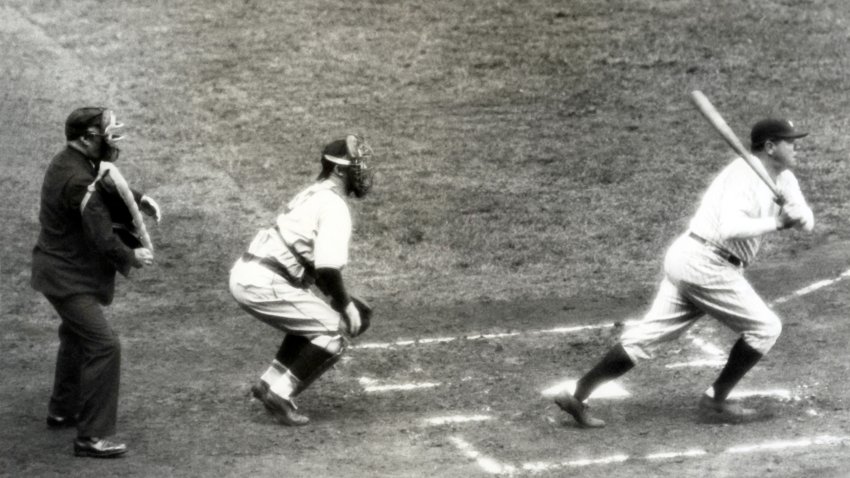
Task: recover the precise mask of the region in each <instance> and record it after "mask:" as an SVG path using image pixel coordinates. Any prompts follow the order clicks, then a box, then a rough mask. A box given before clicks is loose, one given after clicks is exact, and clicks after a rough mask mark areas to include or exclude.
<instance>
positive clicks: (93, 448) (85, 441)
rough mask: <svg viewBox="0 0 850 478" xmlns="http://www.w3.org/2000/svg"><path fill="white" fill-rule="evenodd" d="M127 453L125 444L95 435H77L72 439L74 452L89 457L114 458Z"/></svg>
mask: <svg viewBox="0 0 850 478" xmlns="http://www.w3.org/2000/svg"><path fill="white" fill-rule="evenodd" d="M124 453H127V445H125V444H123V443H113V442H111V441H109V440H105V439H103V438H96V437H78V438H76V439H75V440H74V454H75V455H77V456H88V457H91V458H116V457H119V456H121V455H123V454H124Z"/></svg>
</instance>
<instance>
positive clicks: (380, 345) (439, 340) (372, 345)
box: [352, 323, 617, 349]
mask: <svg viewBox="0 0 850 478" xmlns="http://www.w3.org/2000/svg"><path fill="white" fill-rule="evenodd" d="M616 325H617V324H615V323H610V324H600V325H577V326H563V327H555V328H552V329H544V330H528V331H525V332H503V333H494V334H473V335H463V336H458V337H427V338H421V339H407V340H396V341H394V342H366V343H362V344H358V345H355V346H352V348H355V349H388V348H392V347H404V346H409V345H431V344H443V343H447V342H454V341H458V340H488V339H502V338H508V337H519V336H524V335H547V334H571V333H574V332H580V331H583V330H596V329H607V328H611V327H614V326H616Z"/></svg>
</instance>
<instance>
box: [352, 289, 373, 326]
mask: <svg viewBox="0 0 850 478" xmlns="http://www.w3.org/2000/svg"><path fill="white" fill-rule="evenodd" d="M351 301H352V302H354V306H355V307H357V311H358V312H360V332H359V333H358V334H357V335H363V332H366V329H368V328H369V325H371V324H372V306H371V305H369V304H368V303H366V301H364V300H363V299H361V298H359V297H355V296H351Z"/></svg>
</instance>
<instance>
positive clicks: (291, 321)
mask: <svg viewBox="0 0 850 478" xmlns="http://www.w3.org/2000/svg"><path fill="white" fill-rule="evenodd" d="M230 293H231V294H232V295H233V298H234V299H236V302H237V303H239V305H241V306H242V308H244V309H245V310H246V311H248V313H250V314H251V315H253V316H254V317H256V318H258V319H260V320H262V321H263V322H265V323H267V324H269V325H271V326H272V327H275V328H277V329H280V330H282V331H284V332H286V333H293V334H296V335H305V336H313V335H327V334H331V335H333V334H336V333H338V331H339V326H340V320H341V316H340V314H339V312H337V311H335V310H333V309H332V308H331V307H330V305H328V304H327V303H326V302H325V301H323V300H322V299H321V298H319V297H318V296H316V294H314V293H313V292H312V291H311V290H309V289H301V288H298V287H294V286H292V285H291V284H290V283H289V282H287V281H286V279H284V278H283V277H281V276H280V275H278V274H276V273H274V272H272V271H270V270H269V269H266V268H265V267H263V266H262V265H260V264H259V263H257V262H246V261H243V260H242V259H239V260H238V261H236V264H235V265H234V266H233V268H232V269H231V270H230Z"/></svg>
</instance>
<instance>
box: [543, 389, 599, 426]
mask: <svg viewBox="0 0 850 478" xmlns="http://www.w3.org/2000/svg"><path fill="white" fill-rule="evenodd" d="M555 404H556V405H558V406H559V407H560V408H561V410H563V411H565V412H567V413H569V414H570V415H572V417H573V418H574V419H575V421H576V423H578V424H579V426H580V427H582V428H602V427H604V426H605V422H604V421H602V420H600V419H598V418H593V417H591V416H590V414H589V413H588V406H587V404H585V403H582V402H580V401H579V400H578V399H577V398H576V397H574V396H573V395H572V394H571V393H570V392H566V391H565V392H561V393H559V394H557V395H555Z"/></svg>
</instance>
